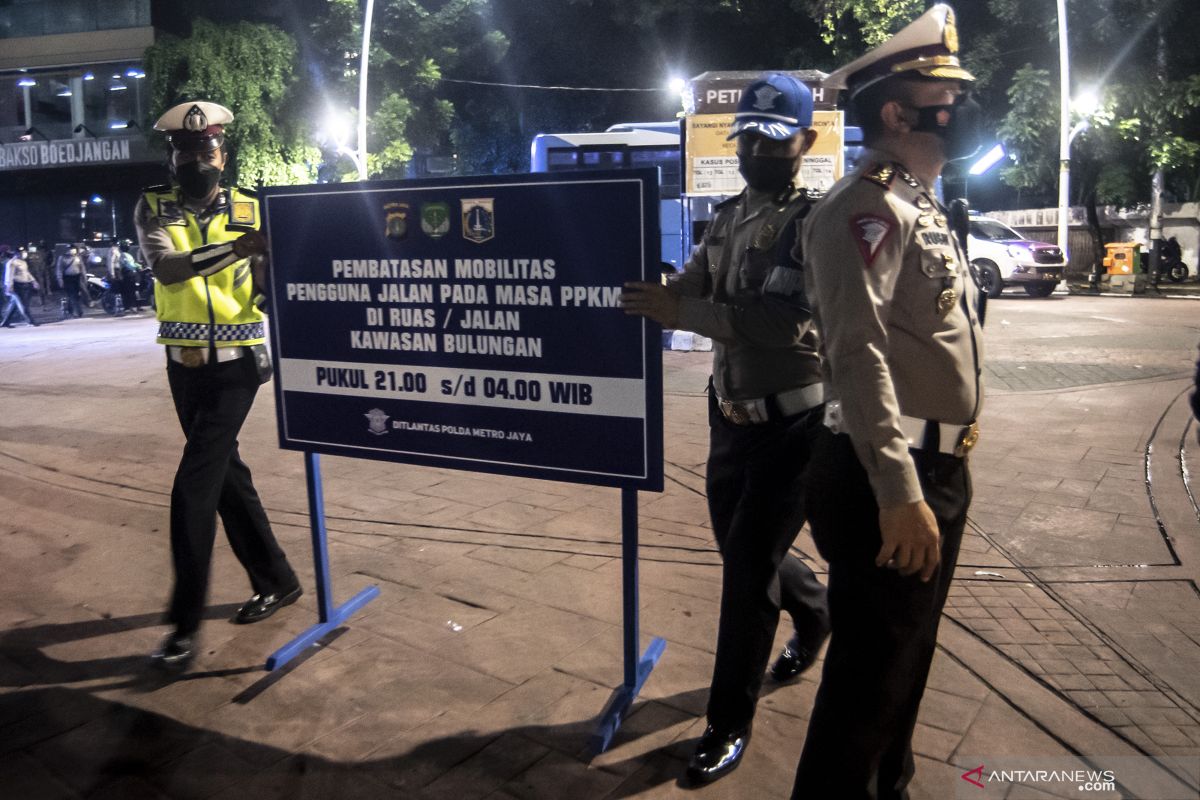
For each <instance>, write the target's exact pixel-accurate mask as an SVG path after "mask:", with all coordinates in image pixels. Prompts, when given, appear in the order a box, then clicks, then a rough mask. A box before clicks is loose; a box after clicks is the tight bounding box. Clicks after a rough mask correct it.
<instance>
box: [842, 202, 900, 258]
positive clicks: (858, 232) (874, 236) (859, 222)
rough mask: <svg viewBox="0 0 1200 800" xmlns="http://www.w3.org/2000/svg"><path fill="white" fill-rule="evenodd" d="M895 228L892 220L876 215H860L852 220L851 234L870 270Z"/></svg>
mask: <svg viewBox="0 0 1200 800" xmlns="http://www.w3.org/2000/svg"><path fill="white" fill-rule="evenodd" d="M894 227H895V226H894V224H893V223H892V221H891V220H887V219H884V218H883V217H877V216H875V215H874V214H859V215H858V216H856V217H854V218H853V219H851V220H850V233H851V235H852V236H853V237H854V243H855V244H856V245H858V252H859V253H860V254H861V255H862V258H863V262H864V263H865V264H866V266H867V267H868V268H870V266H871V262H873V261H874V260H875V256H877V255H879V251H880V250H881V249H882V248H883V243H884V242H885V241H886V240H887V238H888V237H889V236H890V235H891V233H892V229H893V228H894Z"/></svg>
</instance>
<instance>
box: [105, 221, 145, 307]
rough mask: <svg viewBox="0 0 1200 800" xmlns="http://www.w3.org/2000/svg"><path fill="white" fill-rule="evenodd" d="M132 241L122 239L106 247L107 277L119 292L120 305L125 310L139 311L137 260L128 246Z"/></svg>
mask: <svg viewBox="0 0 1200 800" xmlns="http://www.w3.org/2000/svg"><path fill="white" fill-rule="evenodd" d="M132 245H133V242H131V241H129V240H128V239H122V240H121V241H119V242H116V243H114V244H113V246H112V247H110V248H109V249H108V277H109V280H110V281H112V283H113V285H114V286H115V287H116V289H117V291H119V292H120V293H121V305H122V307H123V310H122V312H121V313H124V312H125V311H141V310H142V309H141V303H140V302H139V300H138V292H137V270H138V265H137V262H136V261H134V259H133V255H132V254H131V253H130V252H129V248H130V247H131V246H132Z"/></svg>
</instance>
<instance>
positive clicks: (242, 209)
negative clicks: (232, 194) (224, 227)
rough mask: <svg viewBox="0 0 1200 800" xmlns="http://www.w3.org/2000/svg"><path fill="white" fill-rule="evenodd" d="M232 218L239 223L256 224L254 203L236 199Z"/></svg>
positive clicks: (231, 213)
mask: <svg viewBox="0 0 1200 800" xmlns="http://www.w3.org/2000/svg"><path fill="white" fill-rule="evenodd" d="M229 216H230V218H231V219H232V220H233V221H234V222H236V223H237V224H239V225H253V224H254V203H251V202H248V201H245V200H235V201H234V203H233V210H232V211H231V212H230V214H229Z"/></svg>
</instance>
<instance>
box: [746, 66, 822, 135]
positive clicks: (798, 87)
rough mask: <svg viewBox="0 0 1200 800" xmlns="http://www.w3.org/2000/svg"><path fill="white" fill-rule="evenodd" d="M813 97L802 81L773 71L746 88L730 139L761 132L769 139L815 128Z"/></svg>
mask: <svg viewBox="0 0 1200 800" xmlns="http://www.w3.org/2000/svg"><path fill="white" fill-rule="evenodd" d="M812 118H813V97H812V92H810V91H809V90H808V87H807V86H805V85H804V84H803V83H802V82H801V81H798V80H796V79H795V78H793V77H792V76H791V75H782V74H780V73H778V72H773V73H771V74H769V75H766V76H764V77H762V78H760V79H758V80H756V81H755V82H754V83H752V84H750V85H749V86H747V87H746V90H745V91H743V92H742V99H741V100H739V101H738V107H737V113H735V114H734V115H733V127H732V128H730V130H729V136H727V137H725V138H726V139H732V138H733V137H735V136H739V135H741V134H743V133H757V134H760V135H762V136H766V137H767V138H768V139H781V140H782V139H790V138H791V137H792V136H795V135H796V132H797V131H799V130H801V129H803V128H810V127H812Z"/></svg>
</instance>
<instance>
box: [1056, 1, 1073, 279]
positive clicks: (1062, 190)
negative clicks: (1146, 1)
mask: <svg viewBox="0 0 1200 800" xmlns="http://www.w3.org/2000/svg"><path fill="white" fill-rule="evenodd" d="M1067 53H1068V49H1067V0H1058V72H1059V76H1058V77H1059V98H1060V100H1061V102H1060V103H1059V125H1058V247H1059V249H1060V250H1062V252H1063V260H1064V261H1066V260H1067V259H1068V258H1069V255H1068V251H1067V216H1068V215H1069V213H1070V210H1071V208H1070V206H1071V138H1072V137H1071V74H1070V72H1071V66H1070V59H1069V58H1068V55H1067Z"/></svg>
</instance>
